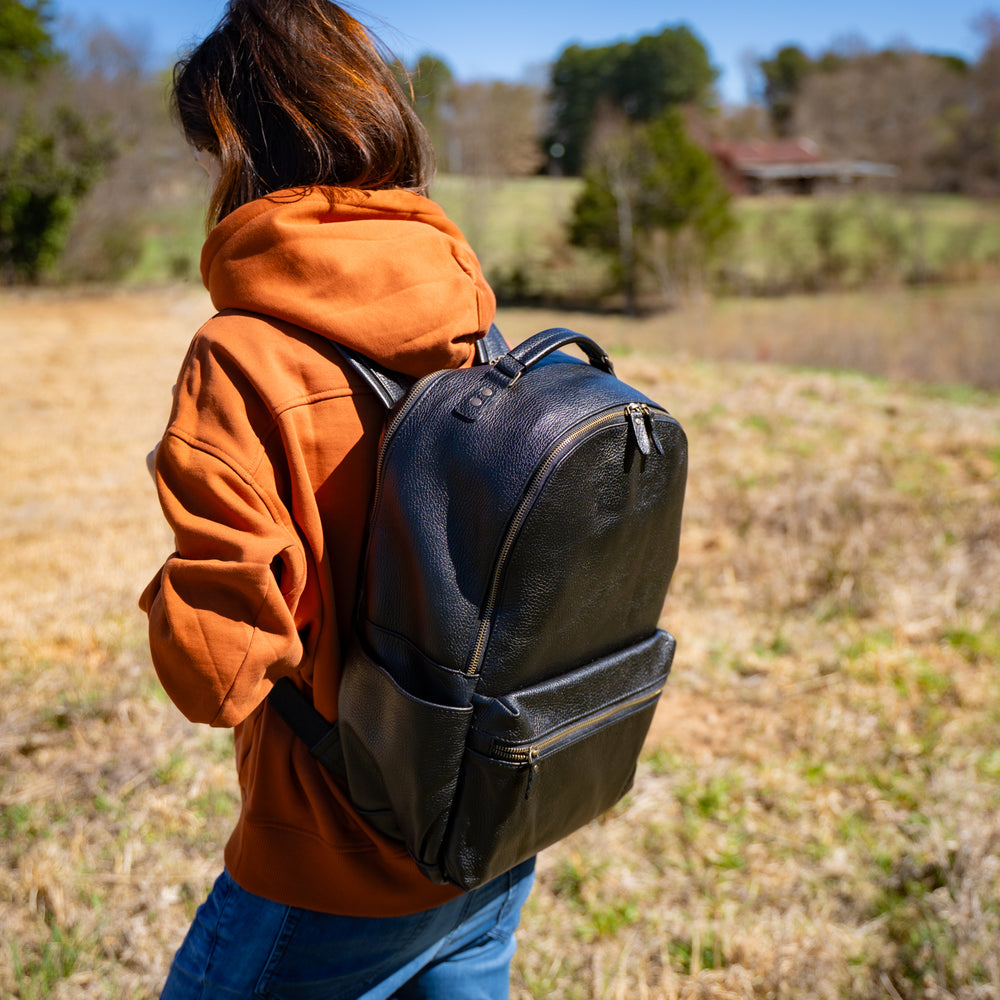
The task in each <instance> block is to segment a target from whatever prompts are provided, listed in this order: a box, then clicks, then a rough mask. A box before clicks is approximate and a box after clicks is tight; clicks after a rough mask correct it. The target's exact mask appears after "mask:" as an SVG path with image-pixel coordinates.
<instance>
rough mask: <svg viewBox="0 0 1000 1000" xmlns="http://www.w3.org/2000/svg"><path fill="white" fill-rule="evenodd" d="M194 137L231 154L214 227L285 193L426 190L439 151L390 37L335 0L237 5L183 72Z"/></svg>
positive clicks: (179, 111) (179, 105)
mask: <svg viewBox="0 0 1000 1000" xmlns="http://www.w3.org/2000/svg"><path fill="white" fill-rule="evenodd" d="M173 103H174V109H175V112H176V115H177V117H178V119H179V121H180V124H181V128H182V129H183V130H184V135H185V137H186V138H187V140H188V142H189V143H191V145H193V146H194V147H195V148H197V149H203V150H207V151H208V152H210V153H212V154H213V155H215V156H217V157H218V158H219V161H220V164H221V175H220V180H219V183H218V184H217V185H216V188H215V191H214V192H213V194H212V199H211V202H210V204H209V208H208V225H209V226H212V225H213V224H214V223H215V222H217V221H218V220H219V219H221V218H223V217H224V216H226V215H228V214H229V213H230V212H232V211H233V210H234V209H236V208H239V206H240V205H243V204H245V203H246V202H248V201H252V200H254V199H255V198H261V197H263V196H264V195H266V194H269V193H271V192H273V191H278V190H282V189H285V188H297V187H312V186H315V185H334V186H338V187H355V188H367V189H377V188H390V187H398V188H406V189H408V190H412V191H418V192H423V191H425V190H426V188H427V185H428V184H429V183H430V180H431V175H432V173H433V153H432V151H431V147H430V143H429V141H428V139H427V135H426V133H425V132H424V129H423V127H422V125H421V124H420V121H419V119H418V118H417V116H416V114H415V113H414V111H413V109H412V108H411V107H410V104H409V102H408V101H407V100H406V97H405V96H404V94H403V91H402V90H401V88H400V86H399V83H398V82H397V80H396V77H395V75H394V73H393V71H392V68H391V66H390V64H389V61H388V57H387V56H385V55H383V52H382V50H381V47H380V44H379V43H378V41H377V40H376V39H375V38H374V36H372V35H371V34H369V32H368V31H367V30H366V29H365V27H364V26H363V25H362V24H360V23H359V22H358V21H357V20H356V19H355V18H353V17H352V16H351V15H350V14H348V13H347V12H346V11H345V10H344V9H343V8H341V7H339V6H338V5H337V4H334V3H331V2H330V0H229V3H228V4H227V6H226V12H225V14H224V15H223V18H222V20H221V21H220V22H219V24H218V26H217V27H216V28H215V30H214V31H213V32H212V33H211V34H210V35H208V36H207V37H206V38H205V39H204V41H202V42H201V44H200V45H198V47H197V48H195V50H194V51H193V52H192V53H191V54H190V55H189V56H187V57H186V58H185V59H182V60H181V61H180V62H179V63H177V65H176V66H175V67H174V89H173Z"/></svg>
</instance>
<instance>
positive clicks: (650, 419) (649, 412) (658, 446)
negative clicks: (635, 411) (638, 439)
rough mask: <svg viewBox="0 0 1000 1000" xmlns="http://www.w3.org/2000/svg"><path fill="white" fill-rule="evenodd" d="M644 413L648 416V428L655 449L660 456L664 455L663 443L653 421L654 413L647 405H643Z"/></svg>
mask: <svg viewBox="0 0 1000 1000" xmlns="http://www.w3.org/2000/svg"><path fill="white" fill-rule="evenodd" d="M642 412H643V413H644V414H645V416H646V428H647V429H648V430H649V436H650V438H651V439H652V442H653V447H654V448H655V449H656V453H657V454H658V455H662V454H663V442H662V441H661V440H660V436H659V434H657V433H656V423H655V421H654V420H653V411H652V410H651V409H650V408H649V407H648V406H646V404H645V403H643V405H642Z"/></svg>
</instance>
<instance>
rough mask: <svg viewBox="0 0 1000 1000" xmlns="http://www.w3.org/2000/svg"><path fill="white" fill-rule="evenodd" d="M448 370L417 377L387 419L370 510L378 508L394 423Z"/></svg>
mask: <svg viewBox="0 0 1000 1000" xmlns="http://www.w3.org/2000/svg"><path fill="white" fill-rule="evenodd" d="M447 371H450V369H443V370H441V371H436V372H431V373H430V374H429V375H424V376H423V377H422V378H419V379H417V381H416V382H414V383H413V385H411V386H410V388H409V389H408V390H407V392H406V396H405V397H404V399H405V400H406V401H405V402H404V403H403V405H402V406H401V407H400V408H399V409H398V410H396V412H395V413H394V414H393V415H392V417H391V418H390V419H389V422H388V423H387V424H386V425H385V430H383V431H382V440H381V441H380V442H379V449H378V460H377V463H376V465H375V489H374V491H373V492H372V502H371V507H370V508H369V509H370V510H372V511H375V510H377V509H378V502H379V500H380V499H381V497H382V480H383V478H384V475H383V465H384V463H385V454H386V452H387V451H388V450H389V439H390V437H391V435H392V432H393V431H394V430H395V429H396V425H397V424H398V423H399V422H400V420H402V419H403V417H404V416H405V415H406V414H407V413H408V412H409V411H410V409H411V407H412V406H413V405H414V404H415V403H416V401H417V395H418V394H419V393H420V392H422V391H423V390H424V388H425V387H426V386H427V385H428V384H429V383H430V382H433V381H434V379H436V378H438V377H439V376H440V375H443V374H445V372H447Z"/></svg>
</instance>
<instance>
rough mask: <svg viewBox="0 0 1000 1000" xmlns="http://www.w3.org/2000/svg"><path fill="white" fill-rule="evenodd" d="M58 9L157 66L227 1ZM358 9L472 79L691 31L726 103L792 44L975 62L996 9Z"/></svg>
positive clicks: (932, 0)
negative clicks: (750, 69)
mask: <svg viewBox="0 0 1000 1000" xmlns="http://www.w3.org/2000/svg"><path fill="white" fill-rule="evenodd" d="M52 6H53V8H54V9H55V11H56V13H57V15H59V16H62V17H67V16H68V17H69V18H71V19H72V20H73V21H75V22H76V25H77V27H78V28H79V27H86V26H88V25H90V24H92V23H94V22H97V21H100V22H102V23H104V24H106V25H108V26H110V27H112V28H114V29H116V30H117V31H120V32H123V33H125V34H126V35H131V36H132V37H134V38H135V39H136V40H141V41H142V42H143V43H144V44H145V45H146V46H147V47H148V49H149V51H150V53H151V54H152V56H153V57H154V58H155V59H156V60H157V61H162V62H163V63H167V62H169V61H171V60H172V58H173V57H174V55H175V54H176V53H177V51H178V49H181V48H183V47H184V46H185V45H188V44H190V43H191V42H193V41H196V40H197V39H198V38H199V37H201V36H202V35H203V34H205V32H206V31H208V30H210V29H211V28H212V26H213V25H214V23H215V21H216V20H217V19H218V17H219V15H220V14H221V12H222V9H223V6H224V0H155V2H150V0H53V3H52ZM351 9H352V10H353V11H354V12H355V13H358V14H359V15H360V16H361V17H362V20H364V21H365V22H366V23H368V24H369V25H371V26H373V27H374V28H375V29H376V31H377V33H378V34H379V35H380V36H381V37H382V39H383V41H385V42H386V43H387V44H388V45H389V47H390V48H391V49H392V50H393V51H394V52H395V53H396V54H398V55H400V56H401V57H403V58H404V59H409V58H411V57H412V56H414V55H416V54H418V53H420V52H427V51H430V52H434V53H435V54H436V55H440V56H441V57H442V58H443V59H445V61H446V62H447V63H448V64H449V65H450V66H451V68H452V70H453V71H454V72H455V74H456V76H458V77H459V79H462V80H472V79H506V80H513V79H519V78H522V77H523V76H524V75H525V74H526V73H530V72H531V71H532V70H533V69H534V70H535V71H536V73H537V72H538V70H539V67H541V66H544V65H545V64H546V63H548V62H550V61H551V60H552V59H553V58H554V57H555V56H557V55H558V53H559V52H560V51H561V50H562V49H563V48H564V47H565V46H566V45H568V44H569V43H570V42H580V43H582V44H584V45H599V44H605V43H607V42H611V41H617V40H619V39H622V38H625V39H632V38H636V37H638V36H639V35H642V34H647V33H650V32H654V31H658V30H659V29H661V28H663V27H666V26H674V25H677V24H681V23H684V24H687V25H688V26H689V27H690V28H691V29H692V30H693V31H694V32H695V33H696V34H697V35H698V37H699V38H701V40H702V42H704V44H705V46H706V47H707V49H708V51H709V55H710V56H711V58H712V61H713V63H714V64H715V65H716V66H717V67H718V68H719V69H720V70H721V71H722V76H721V79H720V88H721V90H722V93H723V95H724V97H725V98H726V99H727V100H730V101H734V102H740V101H742V100H743V99H744V98H745V95H746V90H745V81H746V74H745V72H744V68H743V67H744V65H745V63H746V59H747V56H748V55H751V56H757V57H760V56H766V55H770V54H772V53H773V52H774V51H775V50H776V49H777V48H778V47H779V46H781V45H783V44H785V43H787V42H794V43H796V44H799V45H801V46H802V47H803V48H805V49H806V50H807V51H809V52H815V51H818V50H819V49H822V48H825V47H827V46H828V45H829V44H830V43H831V42H834V41H836V40H838V39H842V38H846V37H849V36H852V35H853V36H860V37H861V38H863V39H864V40H865V41H866V42H867V43H868V44H869V45H871V46H872V47H882V46H885V45H889V44H895V43H898V42H900V41H905V42H907V43H908V44H910V45H911V46H913V47H914V48H918V49H924V50H928V51H935V52H948V53H954V54H957V55H962V56H965V57H966V58H975V56H976V55H977V53H978V52H979V50H980V46H981V40H980V38H979V36H978V34H977V32H976V31H975V30H974V28H973V23H974V21H975V19H976V17H977V16H978V15H980V14H981V13H982V12H983V11H985V10H987V9H989V8H988V5H987V4H986V3H984V2H982V0H952V2H947V0H945V2H942V0H911V2H903V0H838V2H833V3H829V2H816V3H811V2H808V0H765V2H763V3H732V2H726V0H697V2H696V3H691V4H689V5H680V4H674V3H655V2H651V0H601V2H592V0H533V2H525V0H506V2H503V3H496V2H495V3H493V4H485V5H475V4H472V3H470V2H469V0H445V2H439V3H435V4H421V3H417V2H415V0H381V2H380V0H374V2H373V4H372V6H371V7H369V6H368V5H367V4H366V5H365V6H364V7H361V6H354V7H352V8H351ZM993 9H994V10H996V9H997V8H993ZM368 11H371V12H372V13H371V14H369V13H367V12H368Z"/></svg>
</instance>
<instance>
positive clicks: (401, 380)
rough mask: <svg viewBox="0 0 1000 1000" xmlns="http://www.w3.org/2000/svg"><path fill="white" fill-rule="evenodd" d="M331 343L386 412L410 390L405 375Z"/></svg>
mask: <svg viewBox="0 0 1000 1000" xmlns="http://www.w3.org/2000/svg"><path fill="white" fill-rule="evenodd" d="M331 343H332V344H333V346H334V347H336V348H337V350H338V351H339V352H340V354H341V355H342V356H343V358H344V360H345V361H346V362H347V363H348V364H349V365H350V366H351V367H352V368H353V369H354V370H355V371H356V372H357V373H358V374H359V375H360V376H361V377H362V378H363V379H364V380H365V381H366V382H367V383H368V385H369V386H370V387H371V389H372V390H373V391H374V393H375V395H376V396H378V398H379V399H380V400H381V401H382V403H383V404H384V405H385V408H386V409H387V410H388V409H391V408H392V407H393V406H395V405H396V403H398V402H399V401H400V400H401V399H402V398H403V397H404V396H405V395H406V391H407V389H409V388H410V380H409V379H408V378H407V377H406V376H405V375H400V373H399V372H394V371H392V370H391V369H389V368H386V367H384V366H383V365H380V364H379V363H378V362H377V361H372V359H371V358H369V357H367V356H366V355H364V354H362V353H361V352H360V351H355V350H354V349H353V348H350V347H345V346H344V345H343V344H338V343H337V342H336V341H331Z"/></svg>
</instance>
